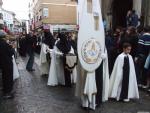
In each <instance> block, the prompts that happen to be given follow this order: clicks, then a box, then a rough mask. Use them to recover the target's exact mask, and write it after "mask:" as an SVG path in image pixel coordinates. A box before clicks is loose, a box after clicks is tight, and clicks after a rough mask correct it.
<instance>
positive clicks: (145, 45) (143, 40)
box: [136, 26, 150, 89]
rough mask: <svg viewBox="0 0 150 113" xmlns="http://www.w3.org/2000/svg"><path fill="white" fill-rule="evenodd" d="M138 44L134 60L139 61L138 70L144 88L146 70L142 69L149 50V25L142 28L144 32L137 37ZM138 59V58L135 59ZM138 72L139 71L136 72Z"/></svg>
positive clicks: (145, 86) (145, 84) (145, 85)
mask: <svg viewBox="0 0 150 113" xmlns="http://www.w3.org/2000/svg"><path fill="white" fill-rule="evenodd" d="M138 43H139V45H138V53H137V58H136V62H139V66H140V68H139V69H140V71H142V72H141V73H142V77H141V79H142V80H140V82H141V84H142V87H143V88H144V89H145V88H147V76H146V74H145V73H146V71H145V69H144V64H145V61H146V58H147V56H148V55H149V52H150V26H147V27H145V28H144V34H143V36H141V37H140V39H139V42H138ZM137 59H138V60H137ZM138 73H140V72H138Z"/></svg>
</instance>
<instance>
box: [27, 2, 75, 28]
mask: <svg viewBox="0 0 150 113" xmlns="http://www.w3.org/2000/svg"><path fill="white" fill-rule="evenodd" d="M76 8H77V3H76V2H75V1H74V0H32V1H31V2H30V3H29V18H30V28H31V29H37V28H39V27H41V26H45V27H50V28H52V29H54V30H56V29H57V28H61V29H65V28H66V29H68V28H71V27H73V28H75V27H76V24H77V17H76V16H77V9H76Z"/></svg>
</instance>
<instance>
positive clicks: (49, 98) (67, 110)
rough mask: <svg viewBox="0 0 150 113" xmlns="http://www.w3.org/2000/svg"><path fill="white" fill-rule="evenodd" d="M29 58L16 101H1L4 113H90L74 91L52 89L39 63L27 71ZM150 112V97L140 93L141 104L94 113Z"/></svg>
mask: <svg viewBox="0 0 150 113" xmlns="http://www.w3.org/2000/svg"><path fill="white" fill-rule="evenodd" d="M26 60H27V59H26V58H24V59H21V58H19V59H18V62H19V64H18V66H19V71H20V75H21V77H20V78H19V79H18V80H17V81H16V82H15V90H16V94H15V98H14V99H13V100H2V99H0V113H87V111H85V110H83V109H81V107H80V100H79V99H77V98H76V97H75V96H74V88H65V87H48V86H47V85H46V83H47V77H41V76H40V71H39V68H38V62H39V61H38V59H37V58H36V64H35V65H34V67H35V69H36V71H35V72H33V73H29V72H27V71H26V70H25V64H26ZM138 111H139V112H140V111H141V112H142V111H145V112H150V97H149V96H148V95H147V94H146V93H145V92H140V100H139V101H132V102H130V103H122V102H114V101H109V102H107V103H104V104H103V105H102V106H101V107H100V108H97V109H96V111H90V113H137V112H138Z"/></svg>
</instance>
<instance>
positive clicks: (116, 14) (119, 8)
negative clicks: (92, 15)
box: [112, 0, 133, 29]
mask: <svg viewBox="0 0 150 113" xmlns="http://www.w3.org/2000/svg"><path fill="white" fill-rule="evenodd" d="M132 8H133V0H113V3H112V16H113V18H112V22H113V26H112V27H113V29H115V28H116V27H118V26H120V27H126V15H127V12H128V11H129V10H132Z"/></svg>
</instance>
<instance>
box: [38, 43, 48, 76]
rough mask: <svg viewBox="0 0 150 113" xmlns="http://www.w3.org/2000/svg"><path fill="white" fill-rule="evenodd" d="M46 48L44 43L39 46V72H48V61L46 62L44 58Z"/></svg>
mask: <svg viewBox="0 0 150 113" xmlns="http://www.w3.org/2000/svg"><path fill="white" fill-rule="evenodd" d="M47 49H48V46H47V45H45V44H42V47H41V53H40V71H41V74H48V73H49V62H47V59H46V53H47V52H46V50H47Z"/></svg>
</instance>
